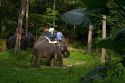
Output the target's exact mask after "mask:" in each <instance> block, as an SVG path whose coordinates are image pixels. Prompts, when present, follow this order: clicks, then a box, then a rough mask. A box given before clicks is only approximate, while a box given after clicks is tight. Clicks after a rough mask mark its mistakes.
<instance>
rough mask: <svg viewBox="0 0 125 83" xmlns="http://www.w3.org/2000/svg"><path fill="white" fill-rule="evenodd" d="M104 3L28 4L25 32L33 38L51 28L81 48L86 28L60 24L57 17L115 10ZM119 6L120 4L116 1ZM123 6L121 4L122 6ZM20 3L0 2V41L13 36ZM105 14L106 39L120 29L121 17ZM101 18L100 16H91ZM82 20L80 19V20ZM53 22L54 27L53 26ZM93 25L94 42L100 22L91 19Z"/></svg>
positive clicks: (36, 0) (34, 0)
mask: <svg viewBox="0 0 125 83" xmlns="http://www.w3.org/2000/svg"><path fill="white" fill-rule="evenodd" d="M112 1H113V0H111V2H109V3H107V0H103V1H102V2H100V1H98V0H97V2H93V1H92V0H90V1H87V0H84V1H82V0H30V1H29V2H28V3H29V16H28V30H29V31H30V32H32V33H33V35H34V36H37V35H40V34H41V33H42V30H43V27H44V25H45V24H46V23H48V24H49V26H50V27H55V29H56V30H57V31H62V32H63V34H64V36H65V37H66V38H67V39H68V40H69V41H76V40H77V41H80V42H82V43H83V44H85V45H86V44H87V38H88V36H87V35H88V26H83V25H80V26H73V25H70V24H67V23H65V22H63V21H62V20H61V19H60V15H61V14H63V13H65V12H66V11H69V10H72V9H77V8H86V7H90V8H98V7H108V8H114V7H117V5H116V4H115V3H112ZM120 3H123V1H120ZM123 5H124V4H123ZM20 6H21V0H4V1H3V0H1V2H0V11H1V12H0V27H1V28H0V37H1V38H6V37H7V36H8V35H10V34H14V33H15V31H16V28H17V24H18V17H19V14H20ZM106 13H107V20H108V22H107V25H106V26H107V36H109V35H110V32H113V31H115V30H116V29H118V28H123V27H124V26H125V25H124V23H123V22H124V17H123V16H121V15H119V12H118V11H117V10H113V11H110V12H106ZM95 15H96V16H99V17H100V18H101V15H102V14H95ZM83 19H84V18H83ZM53 21H55V24H54V25H53ZM92 22H93V25H94V33H93V40H95V41H97V40H98V39H99V38H101V34H102V33H101V32H102V31H101V30H102V28H101V26H102V24H101V19H99V18H97V17H93V19H92ZM23 28H24V29H25V28H26V20H25V17H24V21H23Z"/></svg>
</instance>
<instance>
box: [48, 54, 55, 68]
mask: <svg viewBox="0 0 125 83" xmlns="http://www.w3.org/2000/svg"><path fill="white" fill-rule="evenodd" d="M49 66H51V67H53V66H54V55H52V57H50V58H49Z"/></svg>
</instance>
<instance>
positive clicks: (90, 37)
mask: <svg viewBox="0 0 125 83" xmlns="http://www.w3.org/2000/svg"><path fill="white" fill-rule="evenodd" d="M92 33H93V25H92V24H91V22H90V24H89V32H88V49H87V51H88V53H90V52H91V49H92Z"/></svg>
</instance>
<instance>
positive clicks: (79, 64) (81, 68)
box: [0, 49, 122, 83]
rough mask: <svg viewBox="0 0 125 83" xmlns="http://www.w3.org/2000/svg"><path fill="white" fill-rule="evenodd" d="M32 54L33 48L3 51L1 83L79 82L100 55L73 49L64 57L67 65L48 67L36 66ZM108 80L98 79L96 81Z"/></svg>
mask: <svg viewBox="0 0 125 83" xmlns="http://www.w3.org/2000/svg"><path fill="white" fill-rule="evenodd" d="M31 56H32V50H27V51H21V52H19V53H17V54H15V53H13V50H8V51H4V52H1V53H0V83H78V80H79V79H80V78H81V77H83V76H84V75H85V74H87V72H88V71H90V70H91V69H93V68H94V66H95V64H96V63H98V62H99V57H98V56H96V55H90V54H87V53H86V52H85V51H83V50H79V49H75V50H74V49H72V50H71V56H70V57H69V58H65V59H64V65H66V66H67V67H57V66H55V67H48V66H46V64H44V63H41V66H40V67H39V68H34V67H32V64H31V63H30V61H31ZM42 61H43V60H42ZM42 61H41V62H42ZM107 80H108V79H107ZM107 80H106V81H107ZM115 80H116V81H117V80H118V81H119V80H120V79H115ZM106 81H105V80H104V81H98V80H96V82H95V83H98V82H99V83H101V82H102V83H104V82H106ZM107 83H108V82H107ZM113 83H117V82H113ZM121 83H122V82H121Z"/></svg>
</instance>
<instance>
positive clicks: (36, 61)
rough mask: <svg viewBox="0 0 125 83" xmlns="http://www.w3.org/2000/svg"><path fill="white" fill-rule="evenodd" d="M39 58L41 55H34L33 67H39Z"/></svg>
mask: <svg viewBox="0 0 125 83" xmlns="http://www.w3.org/2000/svg"><path fill="white" fill-rule="evenodd" d="M40 59H41V55H36V56H35V59H34V65H35V67H39V66H40Z"/></svg>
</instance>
